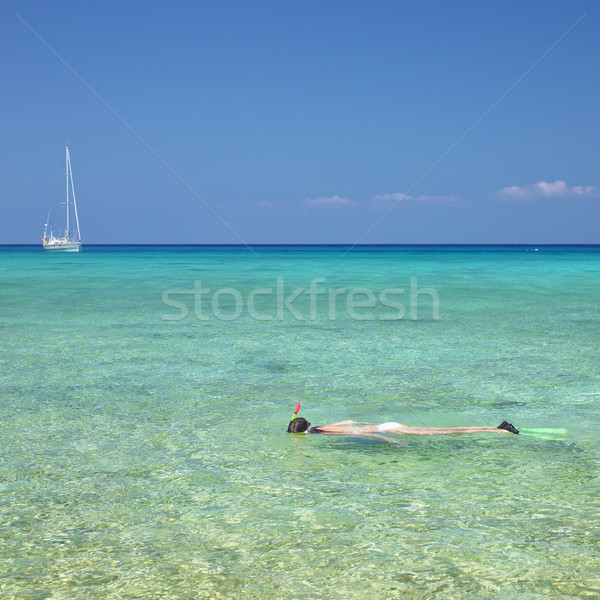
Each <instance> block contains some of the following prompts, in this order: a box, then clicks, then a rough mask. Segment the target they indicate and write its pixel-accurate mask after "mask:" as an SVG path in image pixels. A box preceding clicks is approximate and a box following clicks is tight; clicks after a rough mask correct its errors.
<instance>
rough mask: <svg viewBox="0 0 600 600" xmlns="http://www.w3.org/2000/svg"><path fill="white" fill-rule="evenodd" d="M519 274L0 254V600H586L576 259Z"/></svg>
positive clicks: (591, 383)
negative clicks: (298, 431)
mask: <svg viewBox="0 0 600 600" xmlns="http://www.w3.org/2000/svg"><path fill="white" fill-rule="evenodd" d="M526 250H527V249H526V248H512V247H507V248H493V249H490V248H359V249H355V250H354V251H353V252H351V253H350V254H347V255H344V253H345V249H343V248H332V247H324V248H293V247H291V248H255V249H254V252H255V253H256V255H255V254H253V253H251V252H250V251H249V250H248V249H245V248H188V247H180V248H151V247H149V248H126V247H124V248H93V247H92V248H90V247H87V248H85V251H84V252H83V253H82V254H81V255H68V254H63V255H49V254H44V253H43V252H42V251H41V250H40V249H37V248H36V249H32V248H30V249H27V248H25V249H24V248H4V249H1V250H0V316H1V319H0V332H1V335H2V352H1V353H0V367H1V369H0V392H1V407H2V419H1V421H0V444H1V447H2V452H1V453H0V493H1V498H2V502H1V503H0V564H1V565H2V567H3V568H2V573H1V574H0V597H2V598H32V599H33V598H40V599H41V598H61V599H63V598H65V599H66V598H86V599H88V598H103V599H104V598H110V599H112V598H115V599H116V598H165V599H166V598H177V599H179V598H186V599H189V598H211V599H213V598H217V599H219V598H227V599H229V598H242V597H243V598H267V599H268V598H282V597H292V598H340V599H354V598H407V599H412V598H414V599H420V598H432V597H435V598H448V599H450V598H452V599H463V598H464V599H471V598H503V599H504V598H519V599H521V598H522V599H529V598H532V599H533V598H546V597H557V598H586V597H589V598H595V597H599V596H600V575H599V573H600V552H599V551H600V529H599V527H598V522H599V520H600V494H599V492H600V477H599V472H600V471H599V467H600V437H599V436H598V433H597V432H598V430H599V427H600V411H599V410H598V406H599V403H600V374H599V372H598V365H599V364H600V349H599V344H598V342H599V341H600V308H599V299H600V294H599V292H600V284H599V281H600V279H599V275H600V248H570V249H565V248H540V249H539V251H538V252H528V251H526ZM317 278H321V279H320V280H319V281H317V282H316V283H313V286H314V287H313V290H314V294H313V297H312V299H311V296H310V295H309V294H308V293H307V290H309V289H310V285H311V282H313V281H314V280H316V279H317ZM411 278H412V279H411ZM197 281H200V282H201V284H200V285H201V286H202V288H201V289H202V290H205V289H207V290H210V291H206V292H205V294H204V295H199V294H196V295H194V294H193V293H192V292H191V290H193V289H196V290H198V289H199V288H198V285H199V284H195V282H197ZM195 285H196V288H194V286H195ZM411 285H413V295H414V298H413V300H415V298H416V302H414V301H413V302H412V307H411V293H410V289H411ZM398 288H404V294H400V293H399V292H398V291H396V292H394V293H390V294H388V295H387V296H383V297H382V295H381V292H382V291H383V290H390V289H396V290H397V289H398ZM298 289H300V292H298V294H297V295H296V296H294V293H295V290H298ZM360 289H362V293H359V292H356V290H360ZM427 289H429V290H430V291H429V292H428V291H427ZM182 290H188V292H187V293H186V294H182V293H181V291H182ZM253 290H254V294H253ZM256 290H260V291H259V292H257V291H256ZM342 290H343V291H342ZM352 290H355V292H356V293H355V294H354V296H352V295H351V291H352ZM416 291H419V292H420V293H419V294H418V295H415V292H416ZM317 292H319V293H317ZM370 294H371V295H370ZM332 297H333V298H332ZM349 298H350V300H349ZM382 298H383V301H382ZM436 298H437V300H439V314H436V312H435V304H436ZM386 299H387V303H388V305H387V306H386V304H385V303H384V301H386ZM163 300H165V301H166V303H165V301H163ZM392 301H393V302H395V304H393V305H392V306H390V305H389V304H390V303H391V302H392ZM177 302H178V303H179V304H174V303H177ZM286 302H287V304H286ZM349 302H350V308H349V307H348V303H349ZM361 303H362V304H361ZM249 305H250V306H249ZM402 310H405V314H404V317H403V318H401V319H400V318H394V317H399V316H400V314H401V312H402ZM238 313H239V316H237V315H238ZM234 317H237V318H234ZM298 401H300V402H302V405H303V406H302V409H301V413H300V414H301V415H302V416H305V417H306V418H308V419H309V420H310V421H312V422H313V423H315V424H324V423H329V422H334V421H338V420H343V419H349V418H350V419H354V420H357V421H368V422H384V421H400V422H402V423H405V424H407V425H428V426H449V425H497V424H498V423H500V422H501V421H502V420H505V419H506V420H508V421H510V422H512V423H514V424H515V425H516V426H517V427H564V428H567V429H568V434H567V435H566V436H562V439H555V440H552V439H551V440H543V439H538V438H534V437H530V436H526V435H520V436H506V435H497V436H496V435H495V434H487V435H486V434H478V435H472V436H450V437H448V436H440V437H433V438H417V437H416V438H403V439H402V442H403V444H404V445H402V446H393V445H389V444H386V443H384V442H380V441H377V440H365V439H357V438H346V437H336V436H332V437H329V436H308V437H303V436H291V435H288V434H286V433H285V429H286V427H287V422H288V420H289V418H290V417H291V413H292V410H293V408H294V406H295V405H296V403H297V402H298ZM559 437H560V436H559Z"/></svg>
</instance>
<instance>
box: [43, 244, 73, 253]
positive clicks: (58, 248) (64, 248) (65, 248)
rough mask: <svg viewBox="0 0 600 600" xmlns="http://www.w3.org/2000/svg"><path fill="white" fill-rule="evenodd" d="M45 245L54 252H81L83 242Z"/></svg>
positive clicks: (45, 248) (46, 248) (45, 247)
mask: <svg viewBox="0 0 600 600" xmlns="http://www.w3.org/2000/svg"><path fill="white" fill-rule="evenodd" d="M43 247H44V250H51V251H52V252H81V242H64V243H60V242H58V243H55V244H53V243H47V244H44V246H43Z"/></svg>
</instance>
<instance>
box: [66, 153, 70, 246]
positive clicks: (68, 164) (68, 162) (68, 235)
mask: <svg viewBox="0 0 600 600" xmlns="http://www.w3.org/2000/svg"><path fill="white" fill-rule="evenodd" d="M66 152H67V236H66V237H67V238H69V239H70V237H71V236H70V234H69V171H70V170H71V160H70V159H69V144H67V150H66Z"/></svg>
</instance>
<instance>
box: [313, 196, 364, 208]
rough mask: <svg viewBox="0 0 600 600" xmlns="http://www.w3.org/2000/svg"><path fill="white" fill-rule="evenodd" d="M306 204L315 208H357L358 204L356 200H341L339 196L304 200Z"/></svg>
mask: <svg viewBox="0 0 600 600" xmlns="http://www.w3.org/2000/svg"><path fill="white" fill-rule="evenodd" d="M304 204H306V205H307V206H313V207H329V206H333V207H344V206H357V205H358V202H356V201H355V200H349V199H348V198H340V197H339V196H329V197H319V198H307V199H306V200H304Z"/></svg>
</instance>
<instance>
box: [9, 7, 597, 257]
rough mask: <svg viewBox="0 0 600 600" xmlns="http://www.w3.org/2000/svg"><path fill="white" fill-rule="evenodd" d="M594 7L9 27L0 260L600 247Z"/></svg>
mask: <svg viewBox="0 0 600 600" xmlns="http://www.w3.org/2000/svg"><path fill="white" fill-rule="evenodd" d="M599 21H600V4H599V3H598V2H595V1H594V2H591V1H580V0H570V1H566V0H565V1H561V2H557V1H553V0H544V1H540V2H537V1H523V2H521V1H520V2H513V1H509V0H507V1H502V2H495V1H493V0H491V1H487V2H481V1H476V2H433V1H424V2H403V1H400V0H395V1H391V0H390V1H387V0H371V1H369V2H367V1H361V2H357V1H354V0H344V1H338V0H330V1H329V0H320V1H314V0H303V1H301V2H300V1H284V0H277V1H267V0H255V1H253V2H245V1H231V0H223V1H210V2H209V1H205V0H199V1H197V2H183V1H179V2H166V1H165V2H135V1H132V2H113V1H112V0H105V1H103V2H97V1H90V2H79V3H76V2H61V1H56V2H46V1H35V0H33V1H21V0H5V1H4V2H3V3H2V4H1V5H0V56H1V58H0V81H1V93H0V120H1V123H2V127H1V132H2V134H1V137H0V141H1V143H0V210H1V212H0V214H1V215H2V218H1V222H2V227H1V228H0V244H38V243H40V239H41V235H42V233H43V229H44V223H45V222H46V218H47V215H48V211H49V209H52V215H53V216H52V220H53V222H55V223H57V224H58V223H60V215H61V210H64V207H61V204H60V203H61V201H63V197H64V194H65V191H64V186H65V183H64V173H65V151H64V145H65V143H67V142H68V144H69V149H70V154H71V164H72V169H73V177H74V182H75V192H76V197H77V203H78V209H79V218H80V224H81V233H82V237H83V242H84V245H85V244H119V243H130V244H144V243H153V244H236V243H238V244H239V243H245V244H261V243H268V244H277V243H288V244H296V243H305V244H321V243H330V244H338V243H343V244H355V243H369V244H378V243H386V244H482V243H487V244H503V243H507V244H552V243H557V244H569V243H580V244H585V243H588V244H593V243H600V170H599V166H600V111H599V110H598V106H600V36H599V35H598V31H600V22H599Z"/></svg>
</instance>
